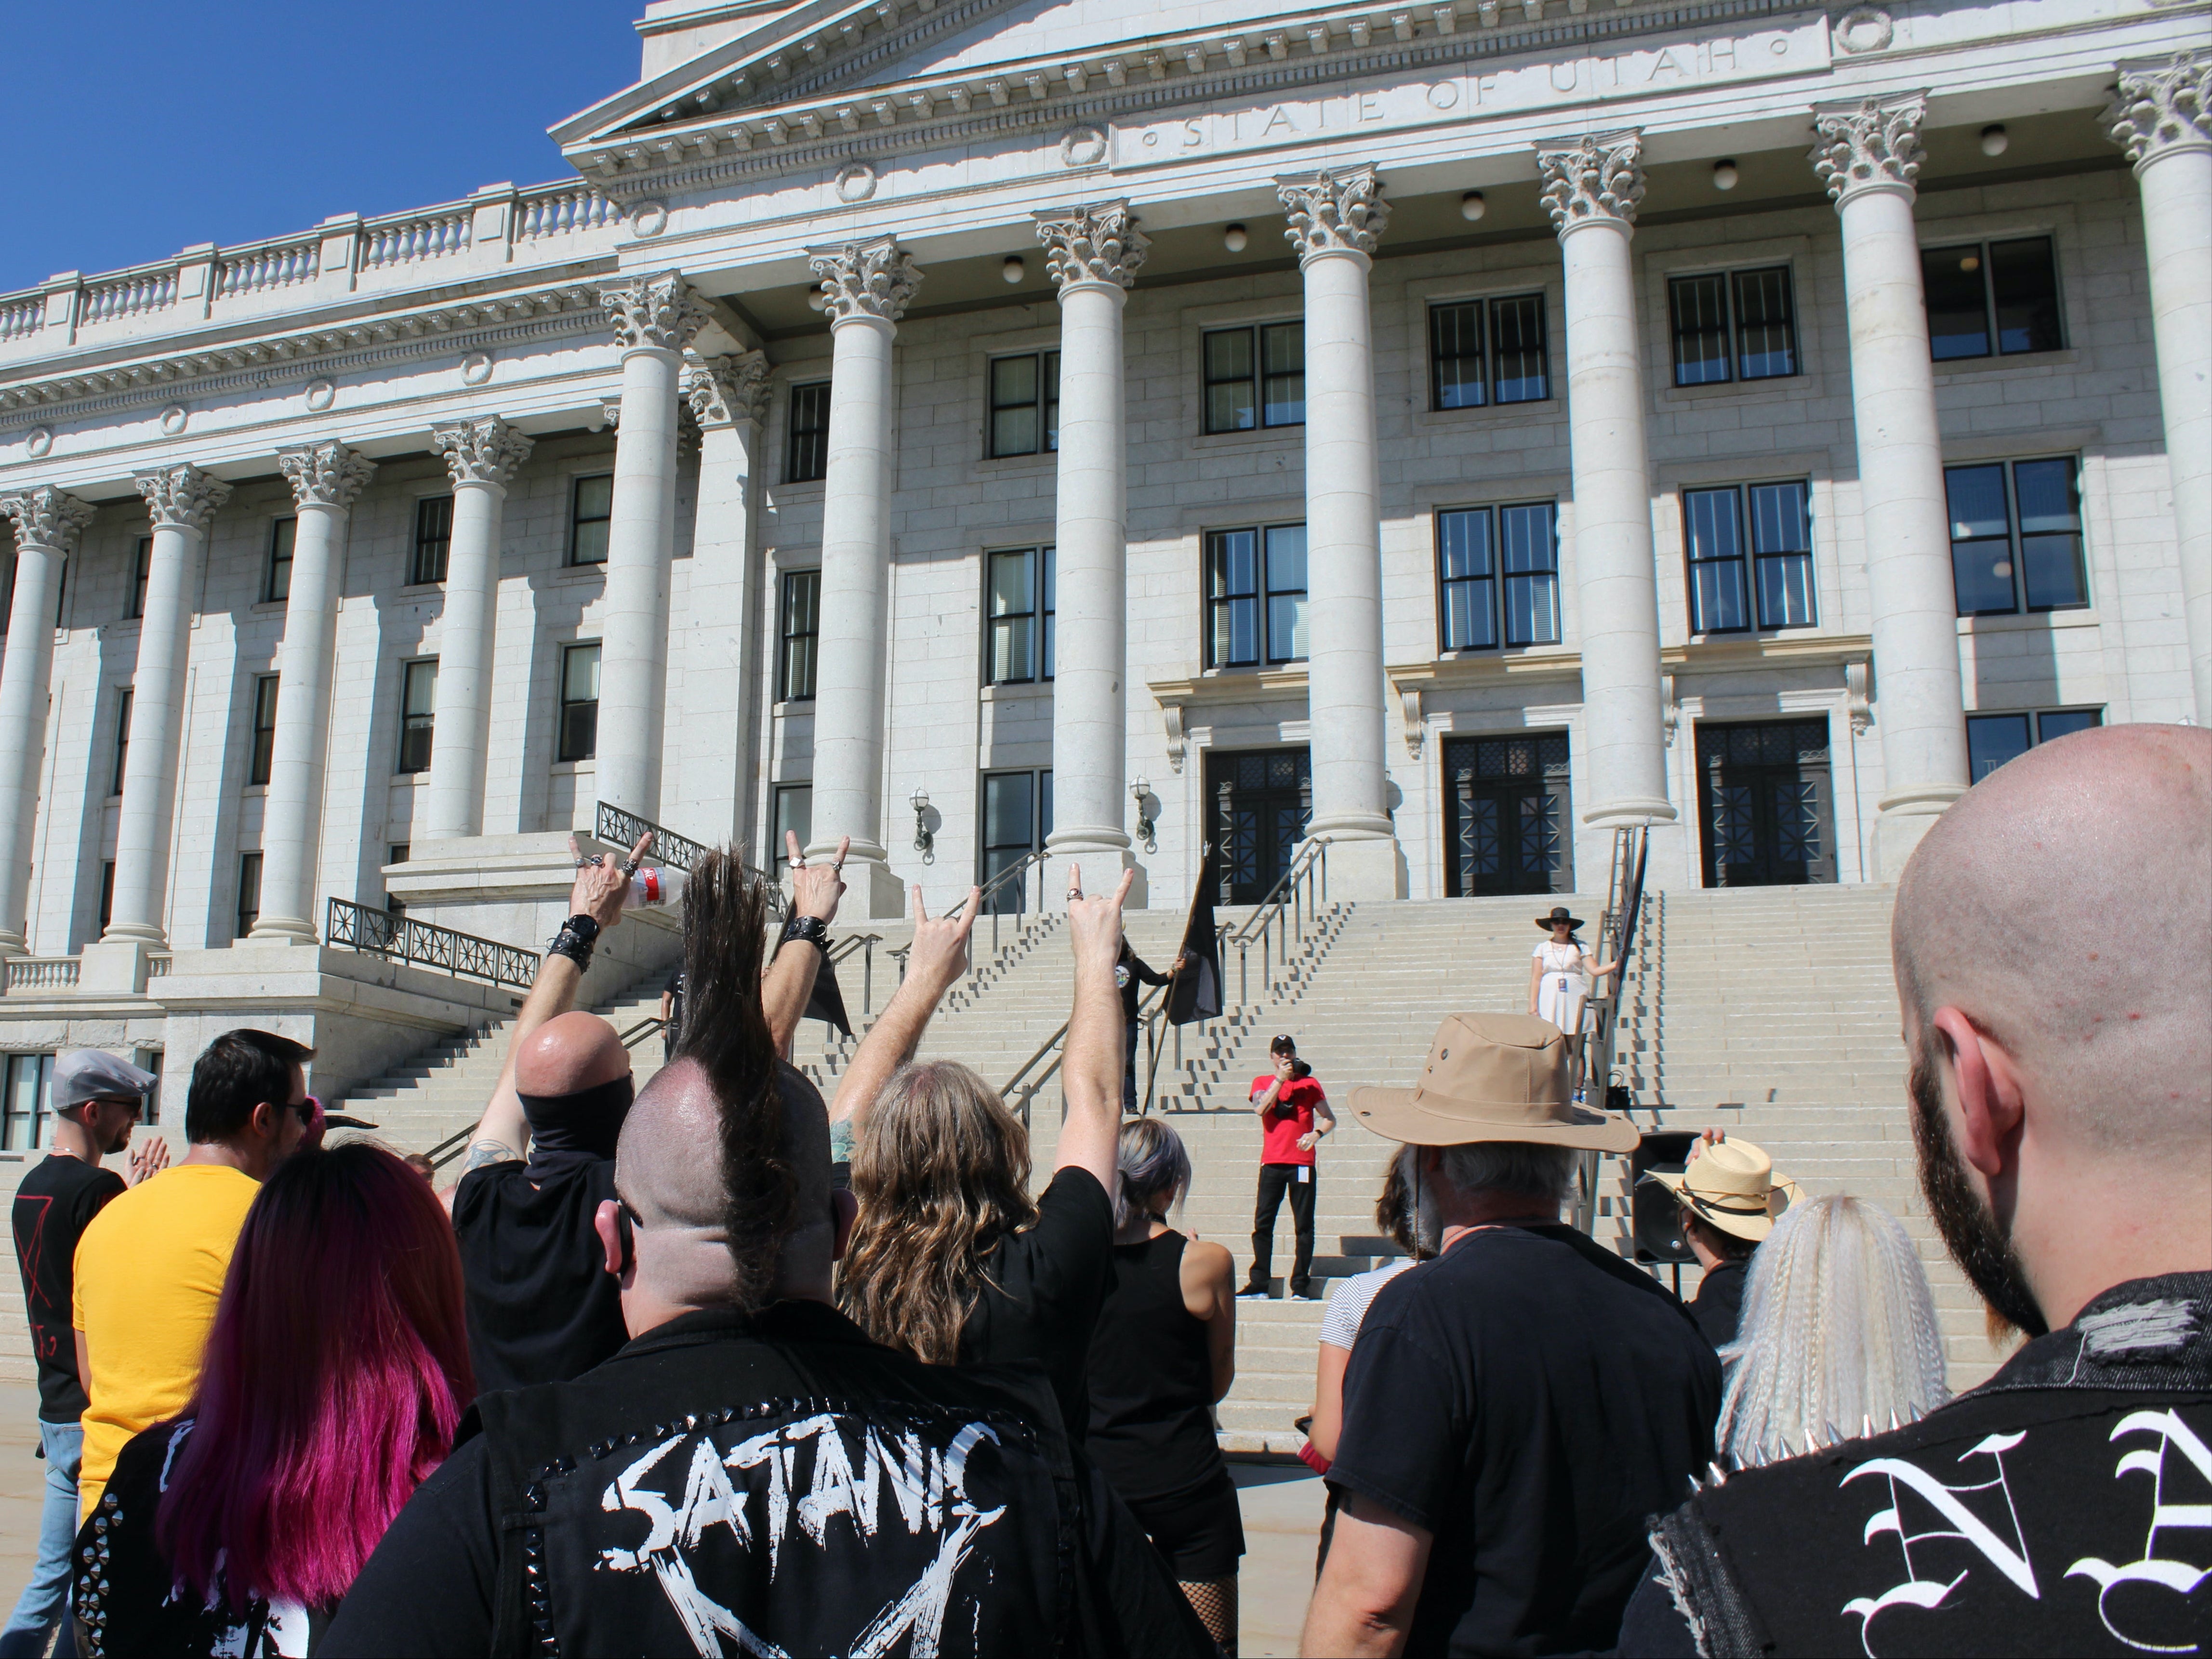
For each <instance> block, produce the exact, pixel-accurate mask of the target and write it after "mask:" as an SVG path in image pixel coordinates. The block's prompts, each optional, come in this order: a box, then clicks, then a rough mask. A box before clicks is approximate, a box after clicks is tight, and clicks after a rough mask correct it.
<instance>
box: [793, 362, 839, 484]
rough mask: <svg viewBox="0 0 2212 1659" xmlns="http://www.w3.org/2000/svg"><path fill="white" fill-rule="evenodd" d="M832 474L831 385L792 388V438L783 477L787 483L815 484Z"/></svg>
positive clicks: (813, 383)
mask: <svg viewBox="0 0 2212 1659" xmlns="http://www.w3.org/2000/svg"><path fill="white" fill-rule="evenodd" d="M783 476H784V482H785V483H814V482H816V481H817V479H821V478H825V477H828V476H829V381H827V380H814V381H811V382H809V383H808V384H807V385H805V386H793V387H792V388H791V435H790V439H789V442H788V446H787V450H786V454H785V460H784V468H783Z"/></svg>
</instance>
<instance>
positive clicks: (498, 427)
mask: <svg viewBox="0 0 2212 1659" xmlns="http://www.w3.org/2000/svg"><path fill="white" fill-rule="evenodd" d="M430 443H431V446H432V447H434V448H435V449H437V450H438V451H439V452H440V453H442V454H443V455H444V456H445V458H446V471H447V473H449V474H450V475H451V476H452V477H453V483H455V484H456V485H459V484H465V483H485V484H497V485H498V486H499V487H500V488H501V489H506V488H507V485H509V484H510V483H513V482H514V474H515V470H516V469H517V468H518V467H520V465H522V464H523V462H525V461H526V460H528V459H530V452H531V451H532V450H533V449H535V448H537V447H538V441H537V440H536V439H534V438H531V437H527V436H526V435H523V434H522V433H520V432H517V431H516V430H515V429H514V428H513V427H511V426H509V425H508V424H507V422H505V421H503V420H501V418H500V417H499V416H496V415H486V416H483V417H482V418H480V419H477V420H473V421H453V422H449V423H447V424H446V425H444V426H434V427H432V428H430Z"/></svg>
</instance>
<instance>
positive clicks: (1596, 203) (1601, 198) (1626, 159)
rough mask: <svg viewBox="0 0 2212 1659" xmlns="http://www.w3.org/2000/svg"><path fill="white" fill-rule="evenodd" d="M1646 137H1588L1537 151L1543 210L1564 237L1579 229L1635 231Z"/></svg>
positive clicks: (1543, 146)
mask: <svg viewBox="0 0 2212 1659" xmlns="http://www.w3.org/2000/svg"><path fill="white" fill-rule="evenodd" d="M1643 155H1644V135H1643V134H1642V133H1641V132H1636V131H1629V132H1607V133H1599V134H1595V135H1591V134H1586V135H1584V136H1583V137H1581V138H1578V139H1577V140H1575V141H1574V142H1573V143H1540V144H1538V145H1537V146H1536V171H1537V173H1539V174H1540V175H1541V177H1542V179H1543V180H1544V206H1545V208H1546V209H1547V210H1548V211H1549V212H1550V214H1551V216H1552V228H1553V229H1554V230H1556V231H1557V232H1559V234H1560V235H1562V236H1564V235H1565V234H1567V233H1568V232H1569V231H1571V230H1573V229H1574V228H1577V226H1580V225H1589V224H1604V223H1612V224H1618V225H1621V226H1623V227H1632V226H1634V224H1635V223H1636V209H1637V206H1638V204H1640V203H1641V202H1642V201H1643V200H1644V165H1643Z"/></svg>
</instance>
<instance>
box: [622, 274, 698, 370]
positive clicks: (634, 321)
mask: <svg viewBox="0 0 2212 1659" xmlns="http://www.w3.org/2000/svg"><path fill="white" fill-rule="evenodd" d="M599 303H600V304H601V305H603V306H605V307H606V308H607V320H608V321H609V322H610V323H611V324H613V325H614V331H615V343H616V344H617V345H618V346H620V347H621V348H622V349H623V350H624V351H681V350H683V349H684V347H685V346H688V345H690V343H691V341H692V337H694V336H695V335H696V334H697V333H698V332H699V331H700V330H701V329H702V328H704V327H706V326H707V324H708V321H709V320H710V319H709V318H708V314H707V307H705V306H703V305H702V304H700V303H699V296H698V295H696V294H695V293H693V292H692V291H691V285H690V283H687V282H685V281H684V277H683V275H682V274H681V273H680V272H678V271H673V270H664V271H662V272H661V273H660V274H659V276H640V277H637V278H635V280H633V281H630V282H627V283H613V284H611V286H608V287H605V288H602V289H600V290H599Z"/></svg>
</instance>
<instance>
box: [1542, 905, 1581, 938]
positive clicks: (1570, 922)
mask: <svg viewBox="0 0 2212 1659" xmlns="http://www.w3.org/2000/svg"><path fill="white" fill-rule="evenodd" d="M1563 921H1564V922H1565V923H1566V924H1567V926H1568V927H1574V928H1579V927H1581V926H1582V925H1583V919H1582V918H1581V917H1580V916H1577V915H1569V914H1568V913H1567V907H1566V906H1565V905H1564V904H1555V905H1553V907H1552V914H1551V915H1548V916H1539V917H1537V918H1536V925H1537V926H1538V927H1541V928H1542V929H1543V930H1544V931H1545V932H1546V933H1550V932H1551V931H1552V929H1553V928H1554V927H1558V926H1559V924H1560V923H1561V922H1563Z"/></svg>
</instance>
